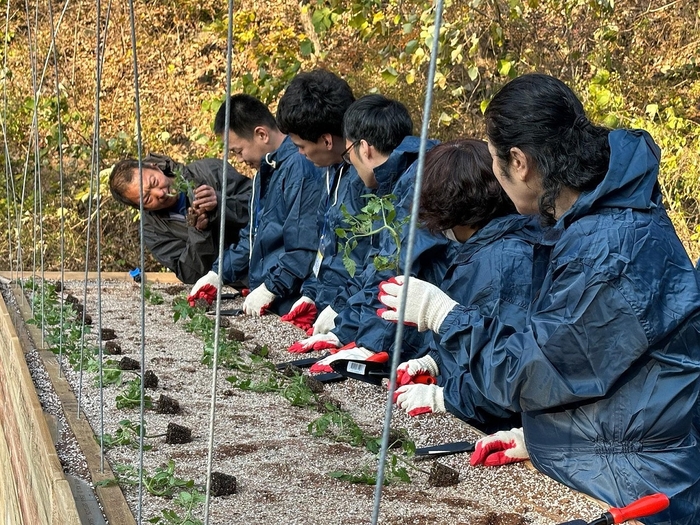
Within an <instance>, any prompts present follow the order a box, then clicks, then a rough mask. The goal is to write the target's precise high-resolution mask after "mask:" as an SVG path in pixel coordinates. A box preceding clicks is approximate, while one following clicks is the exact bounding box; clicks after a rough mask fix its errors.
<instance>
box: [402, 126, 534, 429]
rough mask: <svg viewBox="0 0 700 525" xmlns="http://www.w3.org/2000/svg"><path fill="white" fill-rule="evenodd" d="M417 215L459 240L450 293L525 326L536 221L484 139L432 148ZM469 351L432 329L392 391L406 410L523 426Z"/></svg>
mask: <svg viewBox="0 0 700 525" xmlns="http://www.w3.org/2000/svg"><path fill="white" fill-rule="evenodd" d="M420 204H421V206H420V212H419V213H420V215H419V218H420V220H421V223H422V224H423V226H424V227H425V228H427V229H428V230H429V231H432V232H435V233H439V232H443V233H444V234H445V235H447V236H448V237H450V238H454V239H455V240H457V241H458V242H459V243H461V245H460V247H459V248H458V252H457V254H456V256H455V257H454V259H453V260H452V262H451V264H450V266H449V268H448V270H447V272H446V274H445V277H444V279H443V281H442V282H439V283H436V284H438V285H439V286H440V288H441V289H442V290H443V291H444V292H445V293H446V294H447V295H449V296H450V297H451V298H452V299H454V300H456V301H457V302H459V303H461V304H472V305H475V306H478V307H479V310H480V311H481V312H482V313H483V314H484V315H490V316H494V315H499V316H502V317H503V318H505V319H508V321H509V323H510V324H511V325H512V326H515V327H520V328H523V327H524V326H525V321H526V318H527V310H528V306H529V304H530V299H531V297H530V295H531V285H532V252H533V244H534V243H535V242H536V241H537V240H538V239H539V237H540V235H541V229H540V227H539V221H538V219H537V218H536V217H533V216H524V215H519V214H517V213H516V210H515V206H514V205H513V203H512V202H511V201H510V199H509V198H508V196H507V195H506V193H505V192H504V191H503V189H502V188H501V186H500V185H499V184H498V181H497V180H496V177H495V176H494V174H493V171H492V169H491V155H490V153H489V150H488V147H487V145H486V142H483V141H481V140H475V139H459V140H455V141H451V142H445V143H443V144H439V145H438V146H435V147H434V148H433V149H432V150H430V151H429V152H428V154H427V155H426V159H425V170H424V172H423V187H422V190H421V203H420ZM468 357H469V356H468V355H467V354H466V352H451V351H448V350H447V349H445V348H443V347H442V346H441V345H440V343H439V336H437V335H436V334H435V335H434V338H433V340H432V341H431V343H430V350H429V352H428V354H427V355H425V356H423V357H420V358H418V359H412V360H409V361H406V362H404V363H401V364H400V365H399V367H398V370H397V386H398V389H397V391H396V394H395V397H396V400H397V404H398V406H399V408H402V409H404V410H406V411H407V412H408V414H409V415H412V416H413V415H418V414H425V413H431V412H444V411H445V410H447V411H449V412H450V413H452V414H454V415H455V416H457V417H459V418H460V419H462V420H464V421H466V422H467V423H469V424H471V425H472V426H475V427H477V428H479V429H480V430H483V431H484V432H492V431H495V430H499V429H504V428H511V427H513V426H520V415H519V414H518V413H516V412H513V411H509V410H506V409H504V408H502V407H500V406H499V405H497V404H496V403H493V402H492V401H490V400H489V399H487V398H486V397H485V396H484V395H482V394H481V392H479V390H478V389H477V388H476V386H475V385H474V382H473V381H472V379H471V374H470V373H469V364H468Z"/></svg>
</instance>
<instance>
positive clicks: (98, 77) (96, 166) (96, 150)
mask: <svg viewBox="0 0 700 525" xmlns="http://www.w3.org/2000/svg"><path fill="white" fill-rule="evenodd" d="M95 10H96V15H95V21H96V22H95V120H94V123H93V126H94V133H93V150H92V158H93V159H94V162H93V164H92V167H91V169H92V171H93V173H94V176H95V190H96V191H95V197H96V201H95V247H96V253H95V265H96V269H97V367H98V372H97V377H98V386H99V392H100V396H99V397H100V472H104V469H105V443H104V434H105V419H104V388H102V387H103V362H102V357H103V356H102V273H101V263H102V259H101V257H102V252H101V235H100V204H101V201H100V91H101V89H102V61H101V60H100V57H101V53H102V52H103V51H104V49H103V48H102V46H101V45H100V44H101V36H102V27H101V26H102V24H101V20H100V18H101V17H102V3H101V2H100V0H97V2H96V8H95ZM106 31H107V28H106V27H105V32H106Z"/></svg>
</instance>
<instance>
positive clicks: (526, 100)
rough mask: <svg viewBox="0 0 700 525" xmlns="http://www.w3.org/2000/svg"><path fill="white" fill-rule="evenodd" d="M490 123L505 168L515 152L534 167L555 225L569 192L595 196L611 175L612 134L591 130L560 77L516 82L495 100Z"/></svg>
mask: <svg viewBox="0 0 700 525" xmlns="http://www.w3.org/2000/svg"><path fill="white" fill-rule="evenodd" d="M485 118H486V134H487V135H488V139H489V142H490V143H491V145H492V146H493V147H494V148H495V150H496V153H497V156H498V159H499V162H501V164H502V165H503V166H504V167H505V166H507V164H508V162H509V161H510V152H511V148H520V149H521V150H522V151H523V152H524V153H525V154H526V155H527V157H528V158H529V159H530V160H531V161H532V162H534V165H535V168H536V169H537V171H538V173H539V175H540V176H541V177H542V188H543V190H544V192H543V194H542V196H541V197H540V202H539V209H540V213H541V214H542V215H543V217H544V218H545V222H547V223H549V224H553V223H554V222H555V218H554V213H555V209H554V208H555V202H556V199H557V197H558V196H559V194H560V192H561V190H562V189H563V188H570V189H573V190H575V191H577V192H584V191H590V190H592V189H593V188H595V187H596V186H597V185H598V184H599V183H600V181H602V180H603V178H604V177H605V174H606V173H607V171H608V165H609V162H610V145H609V144H608V134H609V133H610V130H609V129H608V128H605V127H601V126H595V125H593V124H591V122H590V121H589V120H588V118H586V114H585V112H584V110H583V105H582V104H581V101H580V100H579V99H578V98H577V97H576V95H575V94H574V92H573V91H572V90H571V89H570V88H569V87H568V86H567V85H566V84H564V83H563V82H562V81H560V80H558V79H556V78H554V77H551V76H549V75H543V74H539V73H531V74H528V75H523V76H521V77H518V78H516V79H514V80H512V81H511V82H509V83H508V84H506V85H505V86H504V87H503V88H502V89H501V90H500V91H499V92H498V93H496V95H495V96H494V97H493V99H492V100H491V102H490V103H489V105H488V107H487V108H486V112H485ZM504 171H505V168H504ZM506 173H507V171H506Z"/></svg>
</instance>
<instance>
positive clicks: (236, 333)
mask: <svg viewBox="0 0 700 525" xmlns="http://www.w3.org/2000/svg"><path fill="white" fill-rule="evenodd" d="M221 320H222V321H223V320H224V319H223V318H222V319H221ZM226 320H227V321H228V319H226ZM228 339H229V341H245V334H244V333H243V332H242V331H241V330H239V329H238V328H230V329H229V331H228Z"/></svg>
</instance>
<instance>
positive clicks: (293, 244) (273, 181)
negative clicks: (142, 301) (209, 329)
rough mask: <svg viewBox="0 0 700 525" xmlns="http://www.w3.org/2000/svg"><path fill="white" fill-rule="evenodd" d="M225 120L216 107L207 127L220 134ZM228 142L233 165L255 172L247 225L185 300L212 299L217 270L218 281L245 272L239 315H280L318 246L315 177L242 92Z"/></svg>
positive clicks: (233, 107)
mask: <svg viewBox="0 0 700 525" xmlns="http://www.w3.org/2000/svg"><path fill="white" fill-rule="evenodd" d="M225 118H226V104H222V105H221V107H220V108H219V111H218V112H217V114H216V120H215V122H214V131H215V133H217V134H218V135H223V133H224V132H225V131H226V130H225V129H224V126H225ZM228 142H229V148H230V150H231V153H233V155H235V157H236V158H237V159H238V160H240V161H242V162H244V163H246V164H247V165H249V166H250V167H253V168H256V169H257V170H258V172H257V173H256V174H255V178H254V181H253V192H252V195H251V204H250V222H249V223H248V226H246V227H245V228H244V229H243V230H242V231H241V239H240V241H239V242H238V243H236V244H232V245H231V246H229V247H228V248H227V249H226V251H225V252H224V254H223V257H222V258H221V259H217V261H216V262H215V263H214V266H213V268H212V271H211V272H209V274H207V275H205V276H204V277H202V278H201V279H200V280H199V281H197V283H196V284H195V285H194V287H193V288H192V291H191V293H190V299H196V298H197V297H198V296H205V297H208V298H209V299H212V298H213V297H212V295H213V296H215V294H212V293H211V291H212V290H214V292H215V291H216V289H217V288H218V287H219V285H220V283H219V281H218V273H217V272H218V269H219V265H221V266H222V276H223V282H224V283H231V282H235V281H237V280H239V279H241V278H242V277H244V276H245V275H246V274H247V275H248V280H249V283H250V293H249V295H248V296H247V297H246V299H245V302H244V303H243V311H244V312H245V314H246V315H252V316H260V315H262V314H263V313H264V312H265V311H266V310H270V311H271V312H274V313H277V314H284V313H286V312H288V311H289V309H290V307H291V306H292V304H293V303H294V302H295V301H296V300H297V299H298V298H299V296H300V288H301V284H302V283H303V282H304V280H305V279H306V278H307V277H308V276H309V274H310V273H311V267H312V265H313V261H314V257H315V254H316V248H317V247H318V234H317V229H316V209H317V208H318V202H319V200H320V198H321V191H322V178H321V177H322V174H321V171H320V170H318V169H317V168H315V167H314V165H313V164H312V163H311V162H310V161H309V160H308V159H306V157H304V156H303V155H301V154H299V152H298V151H297V148H296V146H295V145H294V143H293V142H292V141H291V139H290V138H289V137H287V136H286V135H285V134H283V133H282V132H281V131H280V130H279V129H278V127H277V123H276V122H275V118H274V117H273V116H272V114H271V113H270V111H269V110H268V108H267V107H266V106H265V105H264V104H263V103H262V102H260V101H259V100H258V99H256V98H254V97H251V96H249V95H235V96H232V97H231V100H230V114H229V129H228ZM207 287H208V288H207ZM207 290H208V292H207ZM210 302H211V301H210Z"/></svg>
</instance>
